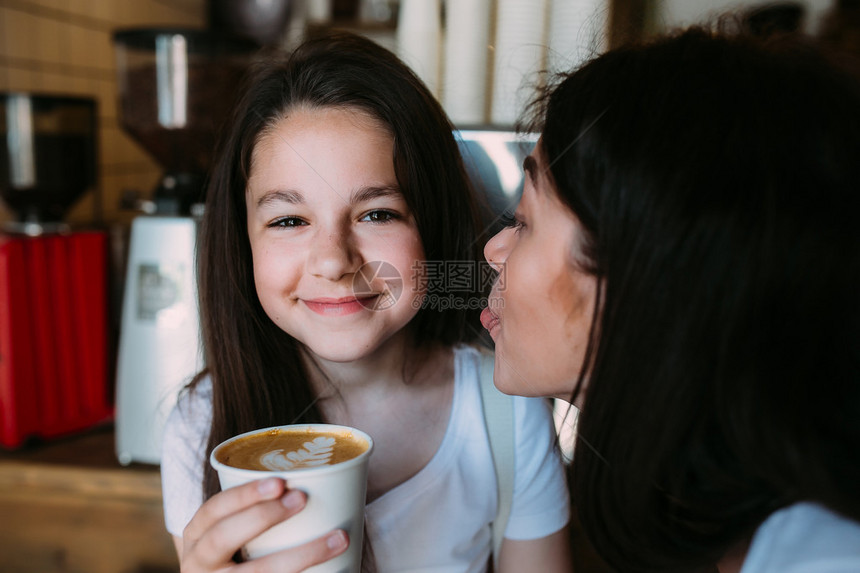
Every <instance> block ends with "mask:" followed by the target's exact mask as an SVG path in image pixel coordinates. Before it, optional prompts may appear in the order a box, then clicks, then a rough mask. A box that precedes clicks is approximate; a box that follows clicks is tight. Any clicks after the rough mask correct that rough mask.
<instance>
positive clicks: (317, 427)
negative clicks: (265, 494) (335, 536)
mask: <svg viewBox="0 0 860 573" xmlns="http://www.w3.org/2000/svg"><path fill="white" fill-rule="evenodd" d="M272 430H299V431H301V430H311V431H319V432H330V433H336V432H349V433H351V434H353V435H355V436H357V437H359V438H361V439H363V440H365V441H366V442H367V449H366V450H365V451H363V452H362V453H360V454H359V455H357V456H355V457H354V458H350V459H348V460H344V461H342V462H340V463H338V464H334V465H325V466H316V467H311V468H301V469H294V470H252V469H248V468H237V467H235V466H231V465H227V464H225V463H222V462H220V461H218V460H217V459H216V458H215V453H216V452H217V451H218V450H220V449H221V448H222V447H223V446H225V445H227V444H229V443H232V442H235V441H237V440H240V439H242V438H243V437H246V436H250V435H252V434H259V433H262V432H269V431H272ZM372 451H373V438H371V437H370V436H369V435H368V434H367V433H366V432H363V431H361V430H359V429H358V428H354V427H352V426H342V425H339V424H325V423H319V424H316V423H310V424H284V425H281V426H268V427H266V428H258V429H256V430H249V431H247V432H243V433H241V434H237V435H235V436H233V437H231V438H228V439H226V440H224V441H223V442H221V443H220V444H218V445H217V446H215V447H214V448H212V451H211V452H210V453H209V464H210V465H211V466H212V467H213V468H214V469H215V471H217V472H221V471H222V470H224V471H229V472H234V473H235V474H236V475H245V476H249V477H256V478H257V479H263V478H265V477H270V476H278V475H289V476H291V477H299V476H311V475H318V474H326V473H331V472H336V471H342V470H343V469H346V468H349V467H352V466H354V465H358V464H361V463H364V460H365V459H366V458H367V457H369V456H370V454H371V452H372Z"/></svg>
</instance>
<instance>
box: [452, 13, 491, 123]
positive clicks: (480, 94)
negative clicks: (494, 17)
mask: <svg viewBox="0 0 860 573" xmlns="http://www.w3.org/2000/svg"><path fill="white" fill-rule="evenodd" d="M445 8H446V10H447V12H446V15H445V75H444V81H443V82H442V104H443V105H444V107H445V111H446V112H447V113H448V116H449V117H450V118H451V121H453V122H454V124H455V125H457V126H458V127H460V126H464V125H473V126H474V125H480V124H484V123H486V119H487V118H486V116H485V108H486V97H487V76H488V73H487V72H488V69H487V66H488V65H489V57H488V56H489V49H490V0H457V1H456V2H448V3H447V4H446V6H445Z"/></svg>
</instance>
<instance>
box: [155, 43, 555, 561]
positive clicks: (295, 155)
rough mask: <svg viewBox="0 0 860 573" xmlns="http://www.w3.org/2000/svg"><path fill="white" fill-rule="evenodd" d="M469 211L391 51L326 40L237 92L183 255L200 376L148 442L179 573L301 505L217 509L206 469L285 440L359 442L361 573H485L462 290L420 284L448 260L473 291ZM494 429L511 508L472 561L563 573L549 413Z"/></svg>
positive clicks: (275, 496)
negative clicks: (363, 501) (294, 429)
mask: <svg viewBox="0 0 860 573" xmlns="http://www.w3.org/2000/svg"><path fill="white" fill-rule="evenodd" d="M476 213H477V211H476V209H475V203H474V200H473V196H472V192H471V190H470V188H469V183H468V178H467V175H466V172H465V170H464V168H463V164H462V161H461V158H460V155H459V151H458V147H457V143H456V141H455V139H454V136H453V133H452V126H451V123H450V122H449V121H448V118H447V117H446V116H445V114H444V112H443V111H442V109H441V107H440V106H439V104H438V103H437V102H436V101H435V100H434V99H433V97H432V96H431V94H430V93H429V91H428V90H427V88H426V87H425V86H424V85H423V84H422V83H421V82H420V80H418V78H417V77H416V76H415V75H414V74H413V73H412V72H411V71H410V70H409V68H407V67H406V66H405V65H404V64H403V63H402V62H401V61H400V60H398V59H397V58H396V57H395V56H394V55H393V54H392V53H391V52H389V51H387V50H385V49H384V48H382V47H380V46H378V45H376V44H374V43H373V42H371V41H370V40H367V39H363V38H361V37H358V36H354V35H334V36H330V37H325V38H319V39H314V40H309V41H307V42H306V43H304V44H303V45H302V46H300V47H299V48H297V49H296V50H295V51H294V52H293V53H291V54H290V55H289V57H284V58H281V59H278V60H274V61H267V62H265V63H264V64H262V65H261V66H260V69H259V70H257V71H256V73H255V74H253V75H252V76H251V78H250V81H249V82H248V84H247V86H246V88H245V89H244V95H243V97H242V98H241V100H240V102H239V104H238V105H237V107H236V110H235V113H234V116H233V118H232V120H231V124H230V125H229V126H228V129H227V131H226V132H225V137H224V139H223V140H222V142H221V145H220V147H219V151H218V153H217V160H216V161H215V168H214V171H213V173H212V176H211V182H210V184H209V188H208V195H207V200H206V213H205V217H204V220H203V224H202V229H201V237H200V242H199V255H198V260H199V266H200V269H199V292H200V313H201V322H202V330H203V340H204V347H205V359H206V370H205V371H204V372H203V373H202V374H201V375H200V376H198V377H197V378H196V380H194V382H193V383H192V384H191V386H190V387H189V389H188V390H187V392H185V393H184V394H183V395H182V396H181V398H180V400H179V403H178V405H177V407H176V408H175V409H174V411H173V412H172V414H171V416H170V418H169V420H168V422H167V426H166V429H165V432H164V433H165V442H164V454H163V456H162V480H163V488H164V507H165V519H166V522H167V528H168V530H169V531H170V532H171V533H172V534H173V535H174V539H175V541H176V546H177V550H178V552H179V555H180V559H181V563H182V570H183V571H212V570H218V571H224V570H227V569H228V568H230V567H232V566H233V561H232V558H233V555H234V554H235V553H236V552H237V550H239V548H241V547H242V545H243V544H244V543H245V542H246V541H248V540H250V539H252V538H253V537H255V536H256V535H258V534H259V533H261V532H263V531H265V530H266V529H268V528H269V527H270V526H272V525H274V524H275V523H277V522H279V521H282V520H283V519H285V518H288V517H289V516H290V515H292V514H294V513H295V512H297V511H299V510H300V509H301V508H302V507H303V506H304V503H305V501H306V500H305V498H304V495H303V494H302V493H301V492H299V491H287V490H285V486H284V483H283V481H282V480H264V481H262V482H260V483H252V484H248V485H246V486H239V487H236V488H231V489H229V490H227V491H224V492H221V493H218V490H219V485H218V480H217V475H216V473H215V472H214V470H213V469H212V468H211V467H210V466H209V464H208V463H207V459H208V455H209V452H211V451H212V449H213V448H214V447H215V446H216V445H217V444H219V443H220V442H222V441H223V440H225V439H227V438H229V437H231V436H234V435H237V434H240V433H243V432H246V431H250V430H254V429H259V428H263V427H269V426H277V425H283V424H291V423H307V422H329V423H334V424H342V425H348V426H353V427H356V428H358V429H360V430H363V431H365V432H367V433H368V434H370V435H371V437H372V438H373V440H374V451H373V455H372V456H371V458H370V467H369V476H368V505H367V536H366V537H367V539H368V540H369V541H370V547H371V549H372V551H365V559H364V565H369V564H373V563H374V562H375V564H376V567H377V569H378V570H379V571H383V572H384V571H403V570H417V569H421V570H427V571H451V572H455V571H462V572H483V571H486V570H487V566H488V562H489V560H490V557H491V552H492V551H493V550H494V549H495V547H494V546H493V545H491V534H492V533H493V530H492V528H491V526H492V527H497V525H496V524H495V523H494V522H495V521H496V517H497V508H498V506H499V499H498V495H497V492H498V491H499V489H498V488H497V481H496V478H497V476H496V473H495V471H494V468H493V464H492V462H491V459H492V458H491V450H490V446H489V442H488V436H487V431H486V429H485V426H484V420H483V416H482V415H481V412H482V410H481V392H480V390H479V382H478V381H479V372H480V365H481V363H482V356H483V354H484V353H485V351H482V350H481V349H479V348H478V346H477V345H476V344H475V342H476V340H475V339H476V332H475V329H474V326H473V325H472V324H470V320H474V318H475V317H474V313H473V312H470V311H469V309H477V308H478V307H477V306H476V305H475V304H473V303H474V302H476V301H477V295H478V294H479V292H477V289H476V292H473V293H468V292H465V293H464V292H452V293H444V292H443V291H442V289H444V287H445V280H444V279H445V276H444V275H442V276H438V275H433V276H429V275H425V274H424V273H423V272H422V271H424V270H425V269H431V268H432V269H435V268H436V267H435V266H432V267H431V265H436V264H438V265H444V264H446V263H448V262H454V263H456V264H457V265H459V266H458V267H457V268H458V269H462V265H467V271H471V272H475V270H476V269H477V259H478V256H479V253H478V252H477V245H479V244H480V242H479V240H478V237H477V236H476V235H477V233H476V230H477V223H476V221H477V216H476ZM470 264H472V266H468V265H470ZM380 269H382V270H380ZM442 270H443V271H444V270H445V267H444V266H443V267H442ZM377 271H379V272H377ZM398 277H399V280H397V279H398ZM359 279H364V280H361V281H359V282H358V283H356V281H358V280H359ZM425 279H426V280H425ZM356 284H359V286H361V287H362V288H356V287H355V285H356ZM476 287H478V288H480V284H476ZM442 295H444V296H445V297H446V299H445V301H444V303H445V304H440V305H438V306H437V305H434V304H432V303H433V302H434V301H435V300H437V299H436V298H434V297H439V296H442ZM512 410H513V420H514V421H515V429H514V436H515V438H514V439H512V440H511V442H512V443H511V444H510V448H511V449H512V450H514V453H515V454H516V455H515V456H514V459H515V465H514V467H512V468H511V470H513V471H514V475H513V476H512V480H513V497H512V500H511V504H510V516H509V518H508V520H507V522H506V523H507V525H506V527H504V529H503V530H502V532H503V533H504V541H503V542H502V543H501V551H500V553H499V554H498V555H493V557H494V558H495V559H496V560H497V563H498V564H499V569H498V570H500V571H502V572H504V571H511V572H514V571H521V570H522V568H521V567H520V565H519V564H520V563H523V562H526V563H535V564H536V565H537V566H538V567H539V568H540V570H542V571H565V570H567V569H569V555H568V548H567V535H566V523H567V519H568V514H569V508H568V506H567V504H565V505H564V506H560V504H559V502H558V500H559V499H567V490H566V484H565V482H564V475H563V470H562V467H561V463H560V461H559V457H558V454H557V452H556V450H555V448H554V433H553V426H552V419H551V413H550V412H549V410H548V408H547V406H546V403H545V402H544V401H542V400H529V399H525V398H519V399H514V400H513V403H512ZM201 504H202V505H201ZM498 527H502V526H498ZM499 539H501V538H499ZM347 543H348V540H347V539H346V538H345V534H344V532H341V531H337V532H333V533H332V534H331V535H329V536H326V537H324V538H321V539H319V540H317V541H312V542H310V543H309V544H307V545H304V546H301V547H299V548H297V549H295V550H292V551H290V550H287V551H284V552H279V553H276V554H272V555H267V556H265V557H262V558H260V559H257V560H255V562H254V564H253V566H252V567H253V570H255V571H264V570H265V571H268V570H272V571H281V572H283V571H297V570H301V569H303V568H305V567H307V566H309V565H312V564H314V563H318V562H321V561H324V560H325V559H327V558H330V557H333V556H334V555H337V554H339V553H342V552H343V551H344V550H345V548H346V545H347ZM365 549H367V547H365ZM245 569H247V568H241V570H245Z"/></svg>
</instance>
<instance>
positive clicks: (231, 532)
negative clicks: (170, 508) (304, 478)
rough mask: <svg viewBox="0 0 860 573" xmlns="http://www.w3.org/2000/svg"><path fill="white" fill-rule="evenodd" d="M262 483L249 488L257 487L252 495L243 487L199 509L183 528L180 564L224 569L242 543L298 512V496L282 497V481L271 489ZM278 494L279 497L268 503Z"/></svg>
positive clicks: (289, 493) (300, 505) (294, 492)
mask: <svg viewBox="0 0 860 573" xmlns="http://www.w3.org/2000/svg"><path fill="white" fill-rule="evenodd" d="M266 481H268V480H263V482H259V484H256V485H255V484H251V485H255V487H256V486H259V487H257V491H256V492H254V491H253V490H254V487H252V488H246V487H245V485H248V484H245V485H243V486H239V487H237V488H232V489H230V490H226V491H224V492H221V493H220V494H218V495H217V496H213V497H212V499H210V500H209V501H207V502H206V503H205V504H204V505H203V506H201V509H200V510H199V511H198V515H195V517H194V519H193V520H192V523H189V526H188V528H186V537H185V538H184V551H183V561H184V562H186V563H189V564H192V563H193V564H194V565H195V567H202V568H203V570H212V569H217V568H220V567H224V566H225V565H226V564H229V563H230V561H231V559H232V557H233V554H234V553H235V552H236V551H237V550H238V549H239V548H241V547H242V546H243V545H244V544H245V543H247V542H248V541H250V540H251V539H253V538H254V537H256V536H258V535H259V534H261V533H262V532H264V531H265V530H267V529H269V528H270V527H272V526H273V525H275V524H277V523H280V522H281V521H283V520H285V519H288V518H289V517H291V516H292V515H294V514H296V513H298V512H299V511H301V509H302V508H303V507H304V505H305V501H306V499H305V495H304V494H303V493H302V492H300V491H297V490H292V491H287V492H286V493H285V490H284V487H283V481H281V480H277V481H278V482H280V485H279V486H277V487H274V488H272V485H271V484H266V483H264V482H266ZM234 489H235V490H239V489H242V490H244V491H235V492H234V491H233V490H234ZM278 492H281V493H282V494H283V495H280V496H276V497H275V499H269V498H270V497H271V496H272V494H273V493H274V494H277V493H278ZM231 510H232V513H231ZM207 526H208V527H207ZM203 528H205V530H203V531H202V532H201V531H200V529H203Z"/></svg>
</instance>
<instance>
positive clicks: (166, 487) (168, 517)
mask: <svg viewBox="0 0 860 573" xmlns="http://www.w3.org/2000/svg"><path fill="white" fill-rule="evenodd" d="M454 355H455V360H454V363H455V375H454V398H453V401H452V407H451V415H450V418H449V421H448V427H447V429H446V431H445V436H444V438H443V439H442V443H441V444H440V446H439V449H438V450H437V451H436V454H435V455H434V457H433V458H432V459H431V460H430V462H428V464H427V465H426V466H425V467H424V468H423V469H422V470H421V471H419V472H418V473H417V474H416V475H415V476H413V477H412V478H410V479H409V480H407V481H406V482H404V483H402V484H400V485H399V486H397V487H395V488H394V489H392V490H390V491H388V492H387V493H385V494H384V495H382V496H381V497H379V498H377V499H375V500H374V501H372V502H371V503H369V504H368V505H367V509H366V517H367V533H368V537H369V539H370V541H371V546H372V548H373V554H374V557H375V559H376V564H377V568H378V571H379V572H380V573H385V572H388V571H426V572H428V573H429V572H431V571H432V572H434V573H455V572H456V573H477V572H483V571H486V570H487V564H488V562H489V557H490V552H491V535H490V523H491V522H492V521H493V519H495V516H496V511H497V508H498V500H497V495H498V489H497V485H496V476H495V469H494V467H493V461H492V454H491V452H490V446H489V442H488V438H487V431H486V427H485V425H484V418H483V415H482V404H481V395H480V389H479V383H480V382H479V366H480V354H479V353H478V351H477V350H475V349H474V348H471V347H467V346H459V347H457V348H456V349H455V354H454ZM211 415H212V411H211V383H210V381H209V380H205V381H203V382H202V383H201V384H199V385H198V387H197V389H196V390H195V391H194V392H192V393H190V394H186V395H184V396H183V397H182V398H181V399H180V400H179V403H178V404H177V406H176V407H175V408H174V410H173V411H172V412H171V414H170V416H169V417H168V420H167V423H166V427H165V431H164V436H165V438H164V444H163V453H162V462H161V480H162V488H163V491H164V515H165V522H166V525H167V530H168V531H169V532H170V533H171V534H173V535H176V536H181V535H182V531H183V530H184V528H185V526H186V524H187V523H188V522H189V521H190V520H191V518H192V517H193V516H194V513H195V512H196V511H197V509H198V508H199V507H200V504H201V503H202V499H203V493H202V488H201V481H202V475H203V458H204V456H205V448H206V442H207V435H208V432H209V424H210V419H211ZM514 423H515V428H514V436H515V439H514V441H515V450H514V459H515V475H514V496H513V501H512V504H511V514H510V518H509V521H508V525H507V528H506V530H505V537H506V538H508V539H518V540H524V539H539V538H541V537H545V536H547V535H550V534H552V533H555V532H557V531H559V530H560V529H561V528H562V527H564V526H565V525H566V524H567V522H568V520H569V517H570V503H569V496H568V491H567V487H566V484H565V479H564V471H563V468H562V464H561V460H560V457H559V454H558V448H557V447H556V434H555V429H554V426H553V421H552V412H551V408H550V405H549V403H548V402H547V401H546V400H543V399H540V398H523V397H515V398H514Z"/></svg>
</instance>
